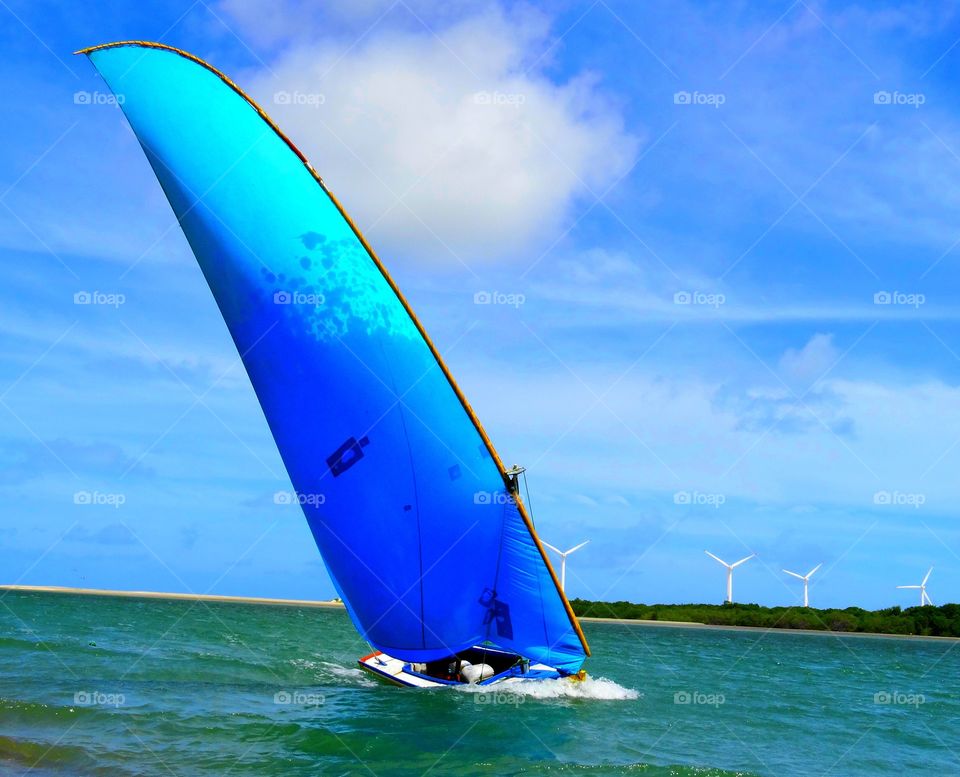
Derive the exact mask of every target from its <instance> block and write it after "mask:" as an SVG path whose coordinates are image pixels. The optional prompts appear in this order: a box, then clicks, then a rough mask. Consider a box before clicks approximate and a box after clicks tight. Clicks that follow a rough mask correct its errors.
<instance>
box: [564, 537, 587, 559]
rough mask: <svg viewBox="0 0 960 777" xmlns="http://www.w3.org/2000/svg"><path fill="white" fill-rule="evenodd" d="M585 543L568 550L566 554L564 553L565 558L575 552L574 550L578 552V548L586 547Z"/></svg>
mask: <svg viewBox="0 0 960 777" xmlns="http://www.w3.org/2000/svg"><path fill="white" fill-rule="evenodd" d="M587 542H590V540H587ZM587 542H581V543H580V544H579V545H577V546H576V547H575V548H570V550H568V551H567V552H566V553H564V555H565V556H569V555H570V554H571V553H573V551H575V550H580V548H582V547H583V546H584V545H586V544H587Z"/></svg>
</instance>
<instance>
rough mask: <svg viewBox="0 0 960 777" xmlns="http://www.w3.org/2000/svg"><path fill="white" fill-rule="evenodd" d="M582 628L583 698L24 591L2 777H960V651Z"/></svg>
mask: <svg viewBox="0 0 960 777" xmlns="http://www.w3.org/2000/svg"><path fill="white" fill-rule="evenodd" d="M585 630H586V633H587V637H588V639H589V640H590V642H591V646H592V648H593V651H594V657H593V658H592V659H590V660H589V661H588V662H587V667H586V668H587V670H588V672H589V673H590V675H591V678H590V679H589V680H588V681H586V682H585V683H583V684H580V685H576V684H572V683H569V682H566V681H550V682H546V683H530V684H529V685H528V686H526V687H521V688H520V689H519V690H517V691H510V692H507V691H503V692H496V693H477V692H475V691H474V692H471V691H465V690H457V689H443V690H436V691H415V690H412V689H403V688H395V687H391V686H386V685H381V684H380V683H378V682H377V681H375V680H373V679H372V678H370V677H368V676H367V675H365V674H363V673H362V672H361V671H360V670H359V669H357V668H355V667H356V663H355V662H356V659H357V658H358V657H359V656H360V655H363V654H365V652H366V650H367V646H366V645H365V644H364V643H363V642H362V641H361V640H360V639H359V638H358V637H357V635H356V633H355V632H354V630H353V628H352V626H351V625H350V623H349V621H348V619H347V617H346V615H345V613H344V612H343V611H340V610H327V609H314V608H298V607H279V606H264V605H242V604H221V603H216V604H214V603H194V602H181V601H161V600H136V599H122V598H106V597H103V598H102V597H92V596H75V595H62V594H36V593H21V592H8V593H5V594H3V595H2V598H0V774H4V775H6V774H22V773H25V772H29V771H32V772H33V773H35V774H39V775H47V774H69V775H86V774H97V775H99V774H104V775H107V774H109V775H171V774H173V775H192V774H199V775H273V774H277V775H280V774H282V775H300V774H303V775H307V774H310V775H314V774H364V775H394V774H396V775H420V774H432V775H443V774H464V775H505V774H525V775H588V776H592V775H607V774H610V775H634V774H636V775H728V774H744V775H746V774H751V775H813V774H830V775H885V774H897V775H904V774H910V775H913V774H931V775H945V774H960V699H958V693H960V664H958V662H960V650H958V649H957V648H956V644H957V643H953V642H939V641H926V640H897V639H877V638H873V639H871V638H858V637H833V636H816V635H800V634H780V633H774V634H759V633H755V632H745V631H715V630H704V629H695V628H669V627H645V626H636V625H629V626H627V625H618V624H606V623H588V624H585Z"/></svg>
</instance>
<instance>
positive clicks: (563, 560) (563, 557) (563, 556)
mask: <svg viewBox="0 0 960 777" xmlns="http://www.w3.org/2000/svg"><path fill="white" fill-rule="evenodd" d="M540 542H542V543H543V544H544V545H546V546H547V547H548V548H550V550H552V551H553V552H554V553H556V554H557V555H558V556H560V588H561V589H562V590H563V592H564V593H566V592H567V556H569V555H570V554H571V553H573V552H574V551H576V550H580V548H582V547H583V546H584V545H586V544H587V542H590V540H587V541H586V542H581V543H580V544H579V545H577V546H576V547H575V548H570V550H560V548H555V547H554V546H553V545H551V544H550V543H549V542H546V541H544V540H540Z"/></svg>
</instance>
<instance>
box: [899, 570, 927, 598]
mask: <svg viewBox="0 0 960 777" xmlns="http://www.w3.org/2000/svg"><path fill="white" fill-rule="evenodd" d="M931 572H933V567H930V569H928V570H927V574H926V576H925V577H924V578H923V582H922V583H920V585H898V586H897V588H918V589H920V606H921V607H923V605H925V604H929V605H932V604H933V600H932V599H931V598H930V597H929V596H927V581H928V580H929V579H930V573H931Z"/></svg>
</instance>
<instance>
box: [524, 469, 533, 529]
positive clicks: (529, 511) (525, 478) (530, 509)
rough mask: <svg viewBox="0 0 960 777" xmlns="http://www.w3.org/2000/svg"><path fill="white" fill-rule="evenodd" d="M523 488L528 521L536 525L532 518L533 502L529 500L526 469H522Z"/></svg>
mask: <svg viewBox="0 0 960 777" xmlns="http://www.w3.org/2000/svg"><path fill="white" fill-rule="evenodd" d="M523 489H524V491H526V492H527V512H528V513H530V523H532V524H533V525H534V527H536V523H535V522H534V520H533V502H531V501H530V486H528V485H527V471H526V470H524V471H523Z"/></svg>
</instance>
